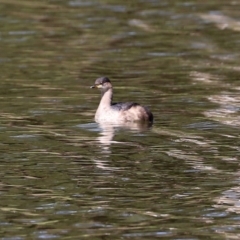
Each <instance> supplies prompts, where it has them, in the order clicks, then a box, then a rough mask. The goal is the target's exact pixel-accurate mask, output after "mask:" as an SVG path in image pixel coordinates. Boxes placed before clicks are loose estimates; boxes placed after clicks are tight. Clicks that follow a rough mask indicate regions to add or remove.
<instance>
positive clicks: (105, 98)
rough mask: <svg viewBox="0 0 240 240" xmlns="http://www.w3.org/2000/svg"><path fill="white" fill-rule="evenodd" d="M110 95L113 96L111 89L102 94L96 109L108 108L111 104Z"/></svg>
mask: <svg viewBox="0 0 240 240" xmlns="http://www.w3.org/2000/svg"><path fill="white" fill-rule="evenodd" d="M112 95H113V90H112V88H109V89H108V90H107V91H106V92H102V98H101V101H100V103H99V107H98V108H106V107H110V106H111V104H112Z"/></svg>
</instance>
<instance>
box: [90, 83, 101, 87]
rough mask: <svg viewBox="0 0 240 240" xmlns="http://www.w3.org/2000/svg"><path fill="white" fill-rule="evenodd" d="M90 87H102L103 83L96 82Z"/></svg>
mask: <svg viewBox="0 0 240 240" xmlns="http://www.w3.org/2000/svg"><path fill="white" fill-rule="evenodd" d="M90 88H102V84H94V85H93V86H91V87H90Z"/></svg>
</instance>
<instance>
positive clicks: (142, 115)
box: [90, 77, 153, 123]
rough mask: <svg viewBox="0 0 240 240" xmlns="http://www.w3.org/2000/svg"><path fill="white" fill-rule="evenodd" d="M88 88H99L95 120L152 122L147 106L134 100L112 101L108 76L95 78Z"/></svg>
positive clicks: (111, 89) (151, 115)
mask: <svg viewBox="0 0 240 240" xmlns="http://www.w3.org/2000/svg"><path fill="white" fill-rule="evenodd" d="M90 88H99V89H100V90H101V94H102V97H101V100H100V103H99V106H98V109H97V111H96V114H95V121H96V122H110V123H124V122H145V123H147V122H148V123H152V122H153V114H152V113H151V112H150V110H149V109H148V108H147V107H144V106H141V105H139V104H138V103H134V102H125V103H112V97H113V86H112V83H111V81H110V80H109V78H107V77H100V78H97V79H96V81H95V84H94V85H93V86H91V87H90Z"/></svg>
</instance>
